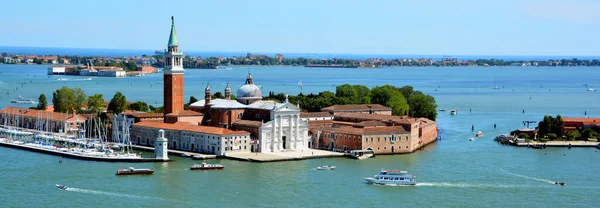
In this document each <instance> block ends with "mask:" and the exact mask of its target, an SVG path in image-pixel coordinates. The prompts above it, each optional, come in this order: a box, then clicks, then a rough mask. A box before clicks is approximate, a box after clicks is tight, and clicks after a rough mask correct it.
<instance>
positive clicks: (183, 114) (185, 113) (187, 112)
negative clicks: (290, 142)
mask: <svg viewBox="0 0 600 208" xmlns="http://www.w3.org/2000/svg"><path fill="white" fill-rule="evenodd" d="M202 115H204V114H202V113H198V112H196V111H191V110H184V111H181V112H179V113H169V114H167V116H177V117H186V116H202Z"/></svg>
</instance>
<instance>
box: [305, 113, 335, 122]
mask: <svg viewBox="0 0 600 208" xmlns="http://www.w3.org/2000/svg"><path fill="white" fill-rule="evenodd" d="M300 118H302V119H306V120H308V121H323V120H333V114H331V113H330V112H300Z"/></svg>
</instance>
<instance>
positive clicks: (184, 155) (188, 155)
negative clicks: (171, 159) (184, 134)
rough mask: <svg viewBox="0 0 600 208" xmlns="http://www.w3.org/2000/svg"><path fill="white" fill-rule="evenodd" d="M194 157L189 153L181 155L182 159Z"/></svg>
mask: <svg viewBox="0 0 600 208" xmlns="http://www.w3.org/2000/svg"><path fill="white" fill-rule="evenodd" d="M191 156H192V155H190V154H188V153H183V154H181V157H191Z"/></svg>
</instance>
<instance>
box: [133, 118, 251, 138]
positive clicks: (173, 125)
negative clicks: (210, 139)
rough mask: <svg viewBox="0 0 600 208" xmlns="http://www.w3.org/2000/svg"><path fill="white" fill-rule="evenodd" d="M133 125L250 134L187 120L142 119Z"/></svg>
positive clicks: (212, 132) (208, 132) (176, 129)
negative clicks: (164, 121)
mask: <svg viewBox="0 0 600 208" xmlns="http://www.w3.org/2000/svg"><path fill="white" fill-rule="evenodd" d="M133 126H134V127H135V126H140V127H146V128H154V129H168V130H173V131H189V132H198V133H205V134H215V135H239V134H250V133H248V132H246V131H233V130H229V129H226V128H219V127H212V126H198V125H193V124H190V123H187V122H177V123H163V122H159V121H142V122H138V123H134V124H133Z"/></svg>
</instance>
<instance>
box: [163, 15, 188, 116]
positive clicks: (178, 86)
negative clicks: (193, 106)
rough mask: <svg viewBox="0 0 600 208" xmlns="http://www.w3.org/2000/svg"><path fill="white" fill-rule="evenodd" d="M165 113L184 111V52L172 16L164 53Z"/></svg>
mask: <svg viewBox="0 0 600 208" xmlns="http://www.w3.org/2000/svg"><path fill="white" fill-rule="evenodd" d="M164 57H165V62H164V63H165V69H164V76H163V77H164V82H165V83H164V113H165V115H167V114H171V113H174V114H179V113H181V112H182V111H183V104H184V101H183V98H184V96H183V53H182V52H181V51H180V50H179V39H177V32H176V31H175V19H174V18H173V16H171V34H170V35H169V43H168V45H167V51H165V54H164Z"/></svg>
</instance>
